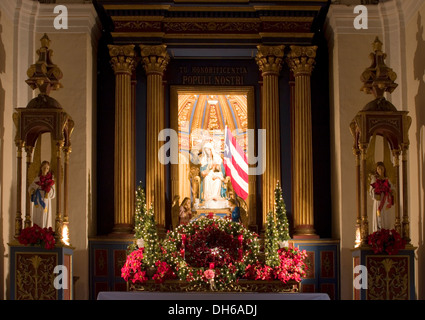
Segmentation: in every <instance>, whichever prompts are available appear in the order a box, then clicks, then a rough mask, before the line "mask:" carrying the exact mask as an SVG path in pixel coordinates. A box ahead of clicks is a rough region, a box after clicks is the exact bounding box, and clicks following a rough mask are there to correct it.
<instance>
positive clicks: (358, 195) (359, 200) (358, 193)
mask: <svg viewBox="0 0 425 320" xmlns="http://www.w3.org/2000/svg"><path fill="white" fill-rule="evenodd" d="M353 153H354V155H355V156H356V203H357V218H356V240H355V246H356V247H358V246H360V245H361V243H362V241H361V238H362V236H361V235H362V231H361V230H362V227H361V226H362V211H361V205H362V198H361V185H360V181H361V179H360V177H361V174H360V150H359V148H354V149H353Z"/></svg>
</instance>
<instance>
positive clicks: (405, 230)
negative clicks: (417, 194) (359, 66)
mask: <svg viewBox="0 0 425 320" xmlns="http://www.w3.org/2000/svg"><path fill="white" fill-rule="evenodd" d="M409 127H410V124H409ZM407 151H408V145H407V144H404V145H403V146H402V161H401V170H402V175H403V178H402V179H403V220H402V237H403V239H404V240H406V242H407V243H410V240H411V239H410V222H409V210H408V203H409V201H408V194H409V193H408V192H409V190H408V185H409V184H408V182H407V181H408V176H407Z"/></svg>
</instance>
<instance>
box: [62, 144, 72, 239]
mask: <svg viewBox="0 0 425 320" xmlns="http://www.w3.org/2000/svg"><path fill="white" fill-rule="evenodd" d="M63 153H64V169H63V231H62V240H64V242H65V241H66V244H68V245H69V244H70V239H69V216H68V180H69V154H70V153H71V147H70V146H67V147H64V148H63Z"/></svg>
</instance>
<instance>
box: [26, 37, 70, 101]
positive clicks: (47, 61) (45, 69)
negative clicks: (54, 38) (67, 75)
mask: <svg viewBox="0 0 425 320" xmlns="http://www.w3.org/2000/svg"><path fill="white" fill-rule="evenodd" d="M40 42H41V47H40V49H38V50H37V54H38V61H37V62H36V63H35V64H33V65H31V66H30V67H29V68H28V71H27V76H28V79H27V80H26V81H25V82H26V83H27V84H28V85H29V86H30V87H31V89H33V90H35V89H37V88H38V89H39V90H40V94H42V95H49V94H50V91H51V90H58V89H59V88H62V87H63V86H62V84H61V83H60V82H59V81H60V80H61V79H62V77H63V74H62V71H61V70H60V69H59V68H58V66H57V65H55V64H54V63H53V62H52V56H53V50H51V49H49V46H50V43H51V41H50V39H49V37H48V36H47V34H44V35H43V37H42V38H41V39H40Z"/></svg>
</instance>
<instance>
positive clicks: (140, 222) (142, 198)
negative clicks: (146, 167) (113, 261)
mask: <svg viewBox="0 0 425 320" xmlns="http://www.w3.org/2000/svg"><path fill="white" fill-rule="evenodd" d="M135 200H136V203H135V212H134V239H135V240H136V241H137V240H143V235H144V229H145V220H146V211H147V210H146V195H145V189H144V188H143V186H142V183H141V182H140V183H139V185H138V186H137V190H136V199H135ZM138 247H139V245H138V244H137V243H131V244H130V245H129V246H128V247H127V252H128V254H130V253H131V252H132V251H134V250H136V249H137V248H138Z"/></svg>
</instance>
